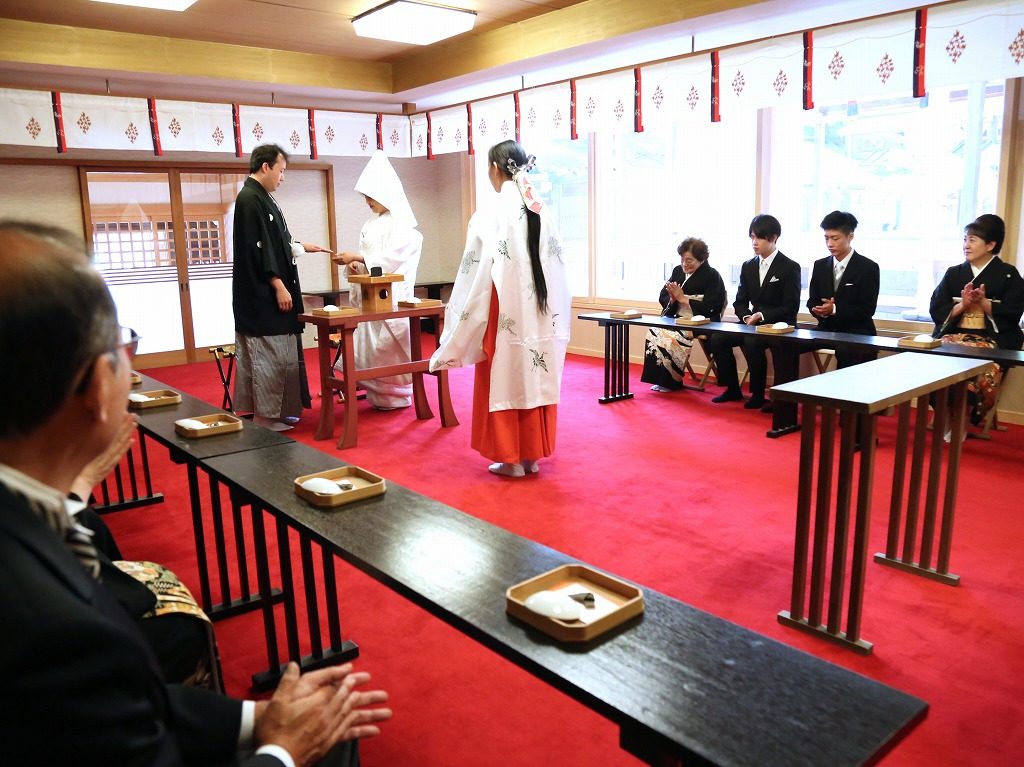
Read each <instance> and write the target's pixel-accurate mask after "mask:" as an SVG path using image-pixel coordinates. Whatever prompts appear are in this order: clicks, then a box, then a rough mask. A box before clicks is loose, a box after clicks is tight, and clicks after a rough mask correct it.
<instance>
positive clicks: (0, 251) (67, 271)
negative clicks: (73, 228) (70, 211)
mask: <svg viewBox="0 0 1024 767" xmlns="http://www.w3.org/2000/svg"><path fill="white" fill-rule="evenodd" d="M117 334H118V327H117V310H116V309H115V307H114V301H113V299H112V298H111V296H110V291H109V290H107V286H106V284H105V283H104V282H103V278H102V277H101V276H100V275H99V273H98V272H97V271H96V270H95V269H93V268H92V266H91V265H90V264H89V258H88V255H87V252H86V249H85V243H83V242H82V241H81V240H80V239H78V238H77V237H75V235H73V234H71V233H70V232H67V231H65V230H63V229H58V228H56V227H48V226H44V225H40V224H30V223H27V222H21V221H0V359H2V360H4V361H5V362H4V364H5V365H6V366H7V367H6V370H5V372H4V375H2V376H0V402H3V403H4V404H3V407H2V408H0V438H9V437H14V436H28V435H30V434H31V433H32V432H33V431H34V430H35V429H37V428H38V427H40V426H42V425H43V424H45V423H46V422H47V420H49V419H50V418H51V417H52V416H53V414H54V413H55V412H56V411H57V410H58V409H59V408H60V406H61V404H62V403H63V402H64V401H65V400H66V399H67V398H68V396H69V395H70V394H71V392H72V390H73V388H74V386H75V384H76V382H77V381H78V380H80V379H81V377H82V375H83V371H85V370H86V368H87V365H88V364H89V363H90V362H91V361H92V360H94V359H95V358H96V357H97V356H98V355H100V354H103V352H104V351H106V350H108V349H113V348H115V347H116V345H117V338H118V335H117Z"/></svg>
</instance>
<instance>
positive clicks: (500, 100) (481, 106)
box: [473, 94, 516, 153]
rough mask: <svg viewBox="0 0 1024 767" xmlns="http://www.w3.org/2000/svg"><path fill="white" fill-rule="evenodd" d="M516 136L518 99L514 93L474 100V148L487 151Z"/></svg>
mask: <svg viewBox="0 0 1024 767" xmlns="http://www.w3.org/2000/svg"><path fill="white" fill-rule="evenodd" d="M515 137H516V101H515V99H514V98H513V97H512V94H508V95H506V96H498V97H497V98H493V99H486V100H485V101H474V102H473V149H474V151H476V152H477V153H481V152H484V153H486V152H487V150H488V149H490V148H491V147H492V146H494V145H495V144H500V143H501V142H502V141H508V140H509V139H515Z"/></svg>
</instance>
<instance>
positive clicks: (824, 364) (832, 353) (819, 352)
mask: <svg viewBox="0 0 1024 767" xmlns="http://www.w3.org/2000/svg"><path fill="white" fill-rule="evenodd" d="M811 356H812V357H814V366H815V367H816V368H818V372H819V373H824V372H825V371H827V370H828V368H829V365H831V364H832V361H833V360H834V359H835V358H836V350H835V349H815V350H814V352H813V353H812V354H811Z"/></svg>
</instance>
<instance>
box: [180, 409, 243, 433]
mask: <svg viewBox="0 0 1024 767" xmlns="http://www.w3.org/2000/svg"><path fill="white" fill-rule="evenodd" d="M181 420H182V421H183V420H186V419H184V418H183V419H181ZM187 420H192V421H199V422H200V423H205V424H206V427H205V428H202V429H190V428H189V427H188V426H182V425H181V421H175V422H174V430H175V431H176V432H177V433H178V434H180V435H181V436H183V437H188V438H189V439H202V438H203V437H212V436H213V435H215V434H229V433H230V432H233V431H241V430H242V419H241V418H238V417H236V416H233V415H228V414H227V413H210V414H209V415H197V416H194V417H193V418H191V419H187Z"/></svg>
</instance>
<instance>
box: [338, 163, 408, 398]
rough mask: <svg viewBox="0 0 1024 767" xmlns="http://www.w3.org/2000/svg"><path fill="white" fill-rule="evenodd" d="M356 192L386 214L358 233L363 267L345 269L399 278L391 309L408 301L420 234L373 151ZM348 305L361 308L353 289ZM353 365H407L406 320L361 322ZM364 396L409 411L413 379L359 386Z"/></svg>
mask: <svg viewBox="0 0 1024 767" xmlns="http://www.w3.org/2000/svg"><path fill="white" fill-rule="evenodd" d="M355 190H356V191H357V192H359V193H361V194H364V195H366V196H367V197H369V198H371V199H373V200H376V201H377V202H379V203H380V204H381V205H383V206H384V207H385V208H387V211H386V212H384V213H381V214H379V215H378V214H376V213H374V214H373V215H371V216H370V218H369V219H368V220H367V222H366V223H365V224H363V229H362V231H361V232H360V233H359V254H360V255H361V256H362V257H363V263H359V262H358V261H357V262H354V263H352V264H350V265H349V266H348V269H349V273H351V274H364V273H366V272H368V271H369V270H370V269H372V268H373V267H375V266H379V267H380V268H381V270H382V271H383V272H384V274H400V275H402V276H403V277H405V280H404V281H403V282H395V283H393V284H392V301H393V303H392V306H394V307H397V306H398V303H397V302H398V301H404V300H407V299H410V298H412V297H413V288H414V287H415V286H416V268H417V267H418V266H419V263H420V251H421V250H422V248H423V235H422V234H420V233H419V232H418V231H417V230H416V228H415V227H416V217H415V216H414V215H413V212H412V208H411V207H410V206H409V200H408V199H407V198H406V196H405V190H404V189H403V188H402V182H401V180H399V178H398V174H397V173H395V169H394V168H393V167H391V163H390V162H388V158H387V156H386V155H385V154H384V153H383V152H381V151H379V150H378V151H377V152H375V153H374V154H373V155H371V157H370V162H369V163H367V165H366V167H365V168H364V169H363V172H362V174H361V175H360V176H359V180H358V181H357V182H356V185H355ZM349 296H350V299H349V300H350V303H351V304H352V305H353V306H355V307H356V308H360V307H361V305H362V297H361V296H360V292H359V291H358V290H352V291H350V292H349ZM354 343H355V361H356V367H357V368H368V367H379V366H381V365H393V364H397V363H399V362H408V361H409V360H410V359H412V358H411V357H410V349H409V320H407V319H397V320H384V321H381V322H363V323H360V325H359V326H358V327H357V328H356V331H355V336H354ZM362 383H363V386H364V387H365V388H366V397H367V399H368V400H369V402H370V404H371V405H373V406H374V407H377V408H382V409H391V408H398V407H409V405H411V404H412V376H411V375H408V374H407V375H400V376H389V377H387V378H374V379H370V380H367V381H363V382H362Z"/></svg>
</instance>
